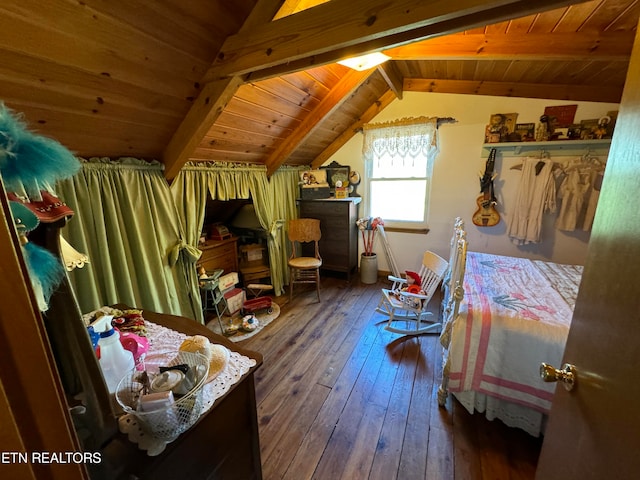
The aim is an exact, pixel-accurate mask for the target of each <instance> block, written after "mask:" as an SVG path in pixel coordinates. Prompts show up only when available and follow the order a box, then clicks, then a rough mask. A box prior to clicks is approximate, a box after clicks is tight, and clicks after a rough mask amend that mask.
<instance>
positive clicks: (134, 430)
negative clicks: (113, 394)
mask: <svg viewBox="0 0 640 480" xmlns="http://www.w3.org/2000/svg"><path fill="white" fill-rule="evenodd" d="M145 324H146V327H147V332H148V334H147V338H148V339H149V352H148V353H149V354H150V355H151V354H153V355H161V354H163V353H166V354H167V360H171V358H172V356H173V355H174V354H175V352H176V351H177V350H178V348H179V347H180V345H181V344H182V342H183V341H184V339H185V338H187V337H188V336H189V335H185V334H184V333H180V332H177V331H175V330H171V329H170V328H166V327H163V326H161V325H156V324H155V323H152V322H149V321H145ZM255 364H256V361H255V360H254V359H252V358H249V357H246V356H244V355H241V354H240V353H238V352H234V351H230V355H229V362H228V363H227V366H226V367H225V369H224V370H223V371H222V372H220V374H219V375H218V376H217V377H216V378H215V379H213V380H212V381H210V382H209V383H207V384H205V385H204V387H202V388H203V390H202V393H203V406H202V412H201V413H200V415H203V414H204V413H206V412H208V411H209V409H211V407H212V406H213V404H214V403H215V401H216V400H217V399H218V398H220V397H221V396H222V395H224V394H225V393H227V392H228V391H229V389H230V388H231V387H232V386H233V385H235V384H236V383H238V382H239V381H240V379H241V378H242V376H243V375H244V374H246V373H247V372H248V371H249V370H250V369H251V367H253V366H255ZM118 425H119V428H120V431H121V432H122V433H124V434H126V435H127V437H128V438H129V440H130V441H132V442H133V443H136V444H137V445H138V447H139V448H140V449H141V450H145V451H146V452H147V455H149V456H155V455H159V454H160V453H162V452H163V451H164V449H165V447H166V446H167V443H168V442H167V441H165V440H160V439H158V438H155V437H153V436H151V435H149V434H148V433H146V432H145V431H144V430H142V428H141V427H140V425H139V424H138V422H137V420H136V418H135V416H134V415H132V414H128V413H127V414H124V415H122V416H121V417H119V419H118Z"/></svg>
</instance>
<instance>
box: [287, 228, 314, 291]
mask: <svg viewBox="0 0 640 480" xmlns="http://www.w3.org/2000/svg"><path fill="white" fill-rule="evenodd" d="M288 227H289V231H288V235H289V241H290V242H291V256H290V257H289V272H290V275H289V301H291V299H292V298H293V284H294V283H315V284H316V293H317V295H318V302H319V301H320V267H321V266H322V258H321V257H320V251H319V250H318V242H319V241H320V237H321V236H322V232H321V231H320V220H316V219H314V218H299V219H296V220H290V221H289V225H288ZM311 242H313V244H314V247H315V248H314V255H313V256H299V255H298V253H299V252H300V251H302V250H301V249H302V245H303V244H305V243H307V244H308V243H311Z"/></svg>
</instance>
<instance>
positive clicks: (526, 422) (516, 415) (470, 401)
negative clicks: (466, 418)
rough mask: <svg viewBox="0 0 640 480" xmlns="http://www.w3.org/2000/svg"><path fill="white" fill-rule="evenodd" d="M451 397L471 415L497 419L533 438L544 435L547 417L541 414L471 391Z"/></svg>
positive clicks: (456, 393) (455, 393)
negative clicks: (475, 413)
mask: <svg viewBox="0 0 640 480" xmlns="http://www.w3.org/2000/svg"><path fill="white" fill-rule="evenodd" d="M452 395H453V396H454V397H455V398H456V399H457V400H458V401H459V402H460V403H461V404H462V406H463V407H464V408H465V409H466V410H467V411H468V412H469V413H471V414H473V412H474V411H476V412H480V413H484V415H485V417H486V418H487V419H489V420H495V419H496V418H497V419H498V420H500V421H502V423H504V424H505V425H507V426H509V427H515V428H520V429H522V430H524V431H525V432H527V433H528V434H529V435H533V436H534V437H539V436H540V435H543V434H544V430H545V427H546V424H547V416H546V415H545V414H543V413H541V412H538V411H536V410H532V409H530V408H526V407H523V406H521V405H518V404H515V403H511V402H505V401H502V400H500V399H497V398H495V397H490V396H487V395H485V394H483V393H477V392H473V391H466V392H452Z"/></svg>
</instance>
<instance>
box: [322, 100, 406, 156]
mask: <svg viewBox="0 0 640 480" xmlns="http://www.w3.org/2000/svg"><path fill="white" fill-rule="evenodd" d="M395 99H396V94H395V93H394V92H393V91H392V90H387V91H386V92H385V93H383V94H382V96H381V97H380V98H379V99H378V100H376V101H375V102H374V103H373V104H372V105H371V106H370V107H369V108H368V109H367V111H366V112H364V113H363V114H362V116H361V117H360V118H359V119H358V120H357V121H356V122H354V123H353V124H351V125H350V126H349V128H347V129H346V130H345V131H344V132H342V133H341V134H340V136H339V137H338V138H336V139H335V140H334V141H333V142H332V143H331V145H329V146H328V147H327V148H325V149H324V150H323V151H322V153H321V154H320V155H318V156H317V157H316V158H314V160H313V162H311V166H312V167H313V168H319V167H320V166H321V165H323V164H324V163H325V162H326V161H327V160H329V158H331V156H332V155H333V154H334V153H336V152H337V151H338V150H340V149H341V148H342V146H343V145H344V144H345V143H347V142H348V141H349V140H351V138H352V137H353V136H354V135H355V134H356V133H358V132H359V131H360V130H361V129H362V126H363V125H364V124H365V123H369V122H370V121H371V120H373V118H374V117H375V116H376V115H378V114H379V113H380V112H381V111H382V110H384V109H385V108H387V106H389V104H390V103H391V102H393V101H394V100H395Z"/></svg>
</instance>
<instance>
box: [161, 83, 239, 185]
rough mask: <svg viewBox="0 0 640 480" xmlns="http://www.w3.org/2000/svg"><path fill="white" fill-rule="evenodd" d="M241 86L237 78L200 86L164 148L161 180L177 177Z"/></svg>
mask: <svg viewBox="0 0 640 480" xmlns="http://www.w3.org/2000/svg"><path fill="white" fill-rule="evenodd" d="M242 83H243V81H242V79H241V78H239V77H231V78H225V79H222V80H218V81H217V82H210V83H207V84H206V85H205V86H204V88H203V89H202V92H201V93H200V95H199V96H198V98H197V99H196V100H195V102H194V104H193V106H192V107H191V109H190V110H189V112H188V113H187V116H186V117H185V118H184V120H183V121H182V123H181V124H180V126H179V127H178V129H177V130H176V132H175V134H174V135H173V137H172V138H171V140H170V141H169V143H168V144H167V146H166V148H165V149H164V153H163V160H164V164H165V170H164V175H165V178H167V179H168V180H171V179H173V178H174V177H175V176H176V175H177V174H178V172H179V171H180V169H181V168H182V166H183V165H184V164H185V163H186V162H187V161H188V160H189V156H190V155H191V152H193V150H194V149H195V148H196V147H197V146H198V145H199V144H200V142H201V141H202V139H203V138H204V136H205V135H206V134H207V132H208V131H209V129H210V128H211V126H212V125H213V124H214V122H215V121H216V119H217V118H218V117H219V116H220V113H222V111H223V110H224V107H225V105H226V104H227V102H228V101H229V100H230V99H231V98H232V97H233V95H234V94H235V93H236V90H238V87H240V85H242Z"/></svg>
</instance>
